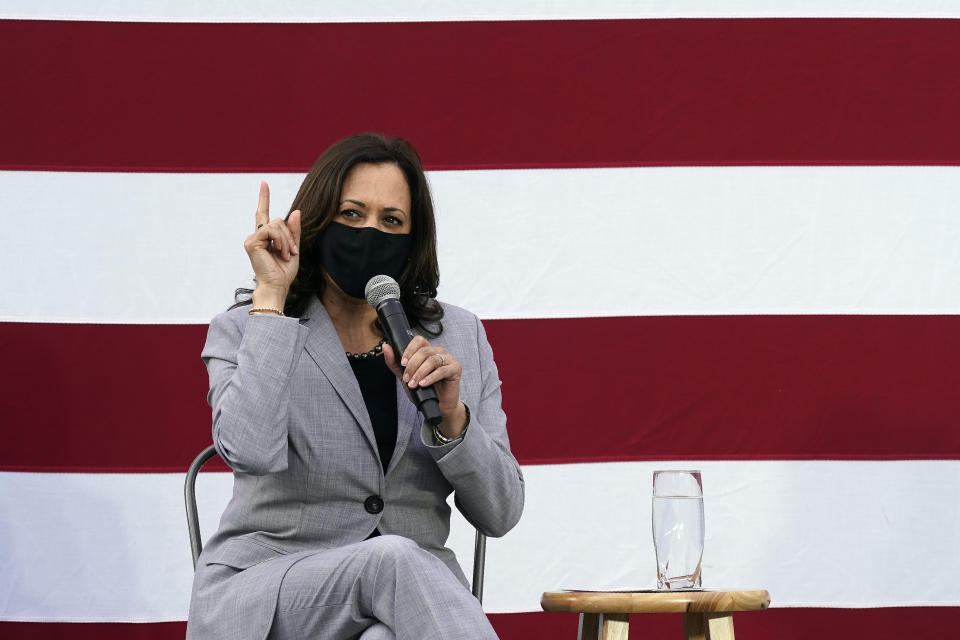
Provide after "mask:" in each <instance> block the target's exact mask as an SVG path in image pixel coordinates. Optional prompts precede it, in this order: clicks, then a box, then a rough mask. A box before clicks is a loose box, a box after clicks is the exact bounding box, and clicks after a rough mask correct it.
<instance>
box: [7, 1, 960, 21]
mask: <svg viewBox="0 0 960 640" xmlns="http://www.w3.org/2000/svg"><path fill="white" fill-rule="evenodd" d="M958 16H960V7H958V6H957V4H956V3H955V2H942V1H937V0H873V1H872V2H863V1H861V0H836V1H831V0H777V1H776V2H764V1H763V0H737V1H734V0H725V1H720V2H711V1H709V0H685V1H684V2H682V3H681V2H670V1H669V0H648V1H646V2H642V3H641V2H630V1H627V0H556V1H554V2H544V1H543V0H463V1H455V0H422V1H420V2H416V3H407V5H406V6H403V7H402V9H398V6H397V3H396V2H391V1H389V0H368V1H367V2H363V3H357V2H354V1H352V0H328V1H326V2H322V3H317V2H311V1H310V0H280V1H277V2H264V1H263V0H236V1H234V2H230V3H210V2H203V1H198V0H170V1H167V2H160V3H157V2H138V3H131V2H125V1H124V0H100V1H99V2H97V3H85V4H84V6H82V7H79V8H78V7H77V3H76V2H71V1H70V0H7V1H6V2H5V3H4V8H3V10H2V11H0V17H2V18H16V19H29V20H107V21H130V22H413V21H418V22H419V21H431V22H432V21H453V20H457V21H459V20H569V19H610V18H757V17H770V18H783V17H798V18H815V17H835V18H849V17H868V18H905V17H917V18H951V17H958Z"/></svg>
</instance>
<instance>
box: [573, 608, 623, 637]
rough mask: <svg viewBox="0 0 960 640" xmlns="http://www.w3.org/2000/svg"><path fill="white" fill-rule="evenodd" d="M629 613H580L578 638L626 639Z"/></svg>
mask: <svg viewBox="0 0 960 640" xmlns="http://www.w3.org/2000/svg"><path fill="white" fill-rule="evenodd" d="M629 632H630V614H629V613H581V614H580V628H579V629H578V630H577V638H579V640H627V636H628V635H629Z"/></svg>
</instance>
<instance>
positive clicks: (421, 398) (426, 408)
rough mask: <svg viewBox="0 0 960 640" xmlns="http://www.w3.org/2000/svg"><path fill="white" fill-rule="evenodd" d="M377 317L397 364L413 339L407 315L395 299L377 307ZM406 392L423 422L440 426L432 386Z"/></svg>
mask: <svg viewBox="0 0 960 640" xmlns="http://www.w3.org/2000/svg"><path fill="white" fill-rule="evenodd" d="M377 315H378V316H380V325H381V326H382V327H383V332H384V333H385V334H387V340H388V341H389V342H390V346H391V347H393V352H394V354H395V355H396V357H397V359H398V364H399V358H400V356H401V355H402V354H403V352H404V351H406V350H407V345H409V344H410V341H411V340H412V339H413V331H411V330H410V324H409V323H408V322H407V314H405V313H404V312H403V305H402V304H400V301H399V300H397V299H396V298H388V299H387V300H384V301H383V302H382V303H380V306H378V307H377ZM407 390H408V391H409V392H410V395H411V396H413V400H414V404H415V405H417V409H419V410H420V413H422V414H423V418H424V420H426V421H427V423H428V424H430V425H431V426H436V425H438V424H440V421H441V420H443V414H441V413H440V402H439V400H437V393H436V391H434V390H433V386H429V387H417V388H415V389H409V388H408V389H407Z"/></svg>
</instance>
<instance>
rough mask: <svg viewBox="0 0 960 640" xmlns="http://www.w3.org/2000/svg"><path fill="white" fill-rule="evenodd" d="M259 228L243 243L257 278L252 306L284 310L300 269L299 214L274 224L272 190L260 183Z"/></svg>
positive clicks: (257, 221)
mask: <svg viewBox="0 0 960 640" xmlns="http://www.w3.org/2000/svg"><path fill="white" fill-rule="evenodd" d="M256 225H257V226H256V229H255V230H254V232H253V233H252V234H250V235H249V236H247V239H246V240H244V242H243V248H244V249H246V250H247V256H249V258H250V264H251V265H252V266H253V273H254V274H255V275H256V277H257V288H256V290H254V292H253V306H254V307H257V308H263V307H268V308H273V309H278V310H282V309H283V305H284V302H285V301H286V299H287V292H288V291H289V290H290V285H291V283H293V279H294V278H296V277H297V271H298V270H299V269H300V211H294V212H293V213H291V214H290V215H289V216H288V218H287V220H283V219H282V218H275V219H273V220H271V219H270V187H268V186H267V183H266V182H261V183H260V201H259V203H258V204H257V214H256Z"/></svg>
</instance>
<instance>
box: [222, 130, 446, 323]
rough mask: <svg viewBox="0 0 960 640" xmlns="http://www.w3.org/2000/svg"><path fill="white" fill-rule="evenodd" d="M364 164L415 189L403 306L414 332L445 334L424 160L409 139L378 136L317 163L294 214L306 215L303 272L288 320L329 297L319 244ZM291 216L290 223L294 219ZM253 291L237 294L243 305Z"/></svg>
mask: <svg viewBox="0 0 960 640" xmlns="http://www.w3.org/2000/svg"><path fill="white" fill-rule="evenodd" d="M361 163H371V164H385V163H389V164H395V165H397V167H399V168H400V170H401V171H402V172H403V175H404V177H405V178H406V180H407V186H408V187H409V189H410V209H411V212H410V217H411V220H410V221H411V230H410V234H411V243H410V260H409V262H408V263H407V266H406V267H405V268H404V269H403V272H402V273H401V274H400V277H399V279H398V284H399V285H400V300H401V302H402V303H403V308H404V311H405V312H406V314H407V317H408V318H409V320H410V324H411V326H414V327H421V328H423V329H424V330H426V331H428V332H429V333H431V334H433V335H438V334H439V333H440V332H441V331H443V326H442V324H441V322H440V320H441V318H442V317H443V308H442V307H441V306H440V304H439V303H438V302H437V300H436V297H437V285H438V284H439V282H440V270H439V267H438V265H437V231H436V222H435V220H434V215H433V200H432V199H431V197H430V188H429V186H428V185H427V178H426V176H425V175H424V173H423V164H422V163H421V161H420V155H419V154H418V153H417V151H416V149H414V148H413V145H412V144H410V143H409V142H408V141H407V140H404V139H403V138H387V137H386V136H384V135H381V134H378V133H358V134H356V135H352V136H350V137H348V138H344V139H343V140H340V141H339V142H336V143H334V144H333V145H332V146H331V147H330V148H329V149H327V150H326V151H324V152H323V154H322V155H321V156H320V157H319V158H317V161H316V162H315V163H314V164H313V167H312V168H311V169H310V172H309V173H307V176H306V178H304V180H303V184H302V185H300V191H299V192H298V193H297V197H296V198H294V199H293V203H292V204H291V205H290V211H295V210H297V209H299V210H300V213H301V218H300V228H301V234H300V271H299V272H298V273H297V276H296V278H294V280H293V283H292V284H291V285H290V291H289V293H288V294H287V300H286V304H285V305H284V310H283V311H284V314H286V315H288V316H295V317H300V316H301V315H303V312H304V311H305V310H306V308H307V305H308V304H309V303H310V300H311V298H313V296H319V295H321V294H322V293H323V289H324V287H325V285H326V281H325V280H324V277H323V267H322V265H321V256H320V254H319V251H320V248H319V246H318V243H317V238H318V237H319V236H320V234H321V233H323V231H324V229H326V228H327V226H329V225H330V224H331V223H332V222H333V220H334V218H335V217H336V216H337V214H338V213H339V210H340V193H341V192H342V191H343V183H344V181H345V180H346V178H347V174H348V173H350V170H351V169H353V168H354V167H355V166H356V165H358V164H361ZM289 215H290V214H289V213H288V214H287V217H289ZM250 293H252V292H251V290H249V289H237V291H236V295H237V302H238V304H248V303H249V302H250V300H243V301H242V302H241V300H240V298H241V296H244V297H246V296H247V295H249V294H250Z"/></svg>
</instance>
